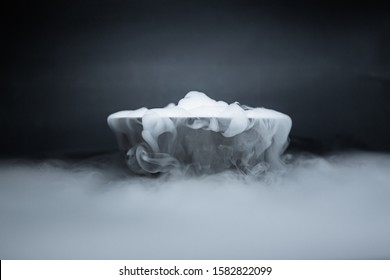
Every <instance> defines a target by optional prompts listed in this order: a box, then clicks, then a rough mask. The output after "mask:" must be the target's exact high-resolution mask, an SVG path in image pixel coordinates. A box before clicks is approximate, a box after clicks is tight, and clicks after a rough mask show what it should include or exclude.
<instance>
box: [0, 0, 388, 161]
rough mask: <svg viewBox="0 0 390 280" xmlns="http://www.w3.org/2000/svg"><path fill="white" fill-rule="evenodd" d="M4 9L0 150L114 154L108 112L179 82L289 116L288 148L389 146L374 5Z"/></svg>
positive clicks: (380, 24) (161, 96)
mask: <svg viewBox="0 0 390 280" xmlns="http://www.w3.org/2000/svg"><path fill="white" fill-rule="evenodd" d="M312 2H314V1H312ZM1 13H2V17H1V21H2V38H3V40H2V43H1V45H2V46H1V48H2V56H3V58H2V63H1V71H2V72H1V96H2V98H1V99H2V101H1V103H0V114H1V115H0V117H1V122H0V126H1V127H0V129H1V143H0V144H1V145H0V149H1V151H0V154H1V155H2V156H23V155H26V156H29V155H53V154H58V153H70V152H72V153H78V152H81V153H88V152H98V151H106V150H113V149H115V148H116V142H115V139H114V137H113V135H112V133H111V132H110V131H109V129H108V127H107V123H106V117H107V116H108V115H109V114H110V113H112V112H115V111H118V110H124V109H136V108H138V107H141V106H147V107H149V108H150V107H161V106H165V105H166V104H168V103H170V102H177V101H178V100H179V99H180V98H182V97H183V96H184V94H185V93H186V92H188V91H190V90H199V91H204V92H205V93H207V94H208V95H209V96H211V97H212V98H214V99H219V100H224V101H227V102H229V103H230V102H233V101H239V102H240V103H242V104H247V105H250V106H264V107H268V108H272V109H276V110H279V111H282V112H284V113H287V114H288V115H290V116H291V117H292V119H293V130H292V133H291V135H292V146H293V147H294V145H295V146H296V147H301V148H307V149H309V150H310V149H312V150H313V149H314V150H331V149H348V148H361V149H369V150H386V151H389V150H390V145H389V143H390V129H389V120H390V109H389V105H390V102H389V101H390V93H389V90H390V54H389V50H390V35H389V34H390V31H389V30H390V16H389V10H388V9H386V8H385V7H384V6H381V5H380V4H376V3H374V2H372V1H371V2H370V3H369V4H365V5H357V4H356V3H355V4H353V5H352V4H343V5H341V4H340V2H334V3H331V2H328V3H327V4H326V5H325V4H318V3H317V4H315V3H311V2H308V3H305V2H299V1H298V2H296V1H290V2H287V1H286V3H283V2H278V1H264V2H261V1H246V0H240V1H238V0H237V1H212V0H209V1H195V0H194V1H175V0H172V1H170V0H165V1H164V0H160V1H149V0H147V1H141V0H138V1H50V2H42V1H38V2H36V1H13V2H10V3H8V5H5V6H4V7H3V8H2V11H1Z"/></svg>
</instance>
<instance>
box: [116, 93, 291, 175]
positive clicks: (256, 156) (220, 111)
mask: <svg viewBox="0 0 390 280" xmlns="http://www.w3.org/2000/svg"><path fill="white" fill-rule="evenodd" d="M108 124H109V126H110V128H111V129H112V130H113V132H114V133H115V135H116V137H117V139H118V143H119V147H120V149H121V150H123V151H125V152H126V154H127V160H126V161H127V165H128V166H129V168H130V170H131V171H133V172H134V173H137V174H154V173H161V172H162V173H164V172H170V171H172V170H173V169H185V170H186V171H189V172H191V173H197V174H199V173H206V172H207V173H213V172H218V171H223V170H227V169H231V168H235V169H238V170H240V171H242V172H244V173H246V174H252V175H262V173H264V171H266V170H268V169H274V170H276V169H277V170H281V169H283V162H282V161H281V160H280V155H281V153H282V152H283V151H284V150H285V148H286V147H287V144H288V134H289V132H290V129H291V124H292V121H291V119H290V117H289V116H287V115H285V114H282V113H279V112H276V111H274V110H269V109H265V108H251V107H248V106H240V105H239V104H238V103H237V102H236V103H232V104H230V105H228V104H227V103H225V102H223V101H215V100H213V99H211V98H209V97H208V96H206V95H205V94H204V93H201V92H196V91H191V92H189V93H188V94H187V95H186V96H185V97H184V98H183V99H181V100H180V101H179V102H178V104H177V105H175V104H169V105H168V106H166V107H165V108H158V109H151V110H148V109H146V108H140V109H138V110H133V111H120V112H117V113H114V114H112V115H110V116H109V117H108Z"/></svg>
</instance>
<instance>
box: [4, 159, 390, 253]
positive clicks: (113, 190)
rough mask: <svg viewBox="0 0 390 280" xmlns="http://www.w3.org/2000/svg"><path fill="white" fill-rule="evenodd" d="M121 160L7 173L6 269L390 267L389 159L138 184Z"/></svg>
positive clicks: (294, 164)
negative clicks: (233, 262)
mask: <svg viewBox="0 0 390 280" xmlns="http://www.w3.org/2000/svg"><path fill="white" fill-rule="evenodd" d="M118 162H120V160H119V159H118V158H116V157H111V156H105V157H101V158H95V159H91V160H88V161H83V162H71V161H45V162H20V161H19V162H17V161H4V160H3V161H2V162H1V163H0V225H1V229H0V258H1V259H37V258H38V259H84V258H86V259H184V258H185V259H188V258H190V259H194V258H195V259H378V258H379V259H381V258H386V259H388V258H389V257H390V253H389V252H390V238H389V236H390V223H389V216H390V203H389V201H390V173H389V172H388V171H389V170H390V156H389V155H385V154H368V153H355V154H340V155H337V156H333V157H327V158H321V157H313V156H300V157H293V159H290V163H289V164H288V167H287V170H286V172H285V173H284V174H283V175H280V174H276V173H272V172H266V173H265V174H264V176H263V177H262V178H257V177H251V176H243V175H242V174H240V173H236V172H233V171H229V172H222V173H217V174H214V175H204V176H194V177H188V176H184V175H181V174H170V175H167V176H160V177H156V178H149V177H136V176H131V175H129V172H128V170H127V169H126V168H123V167H122V166H120V165H118Z"/></svg>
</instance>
